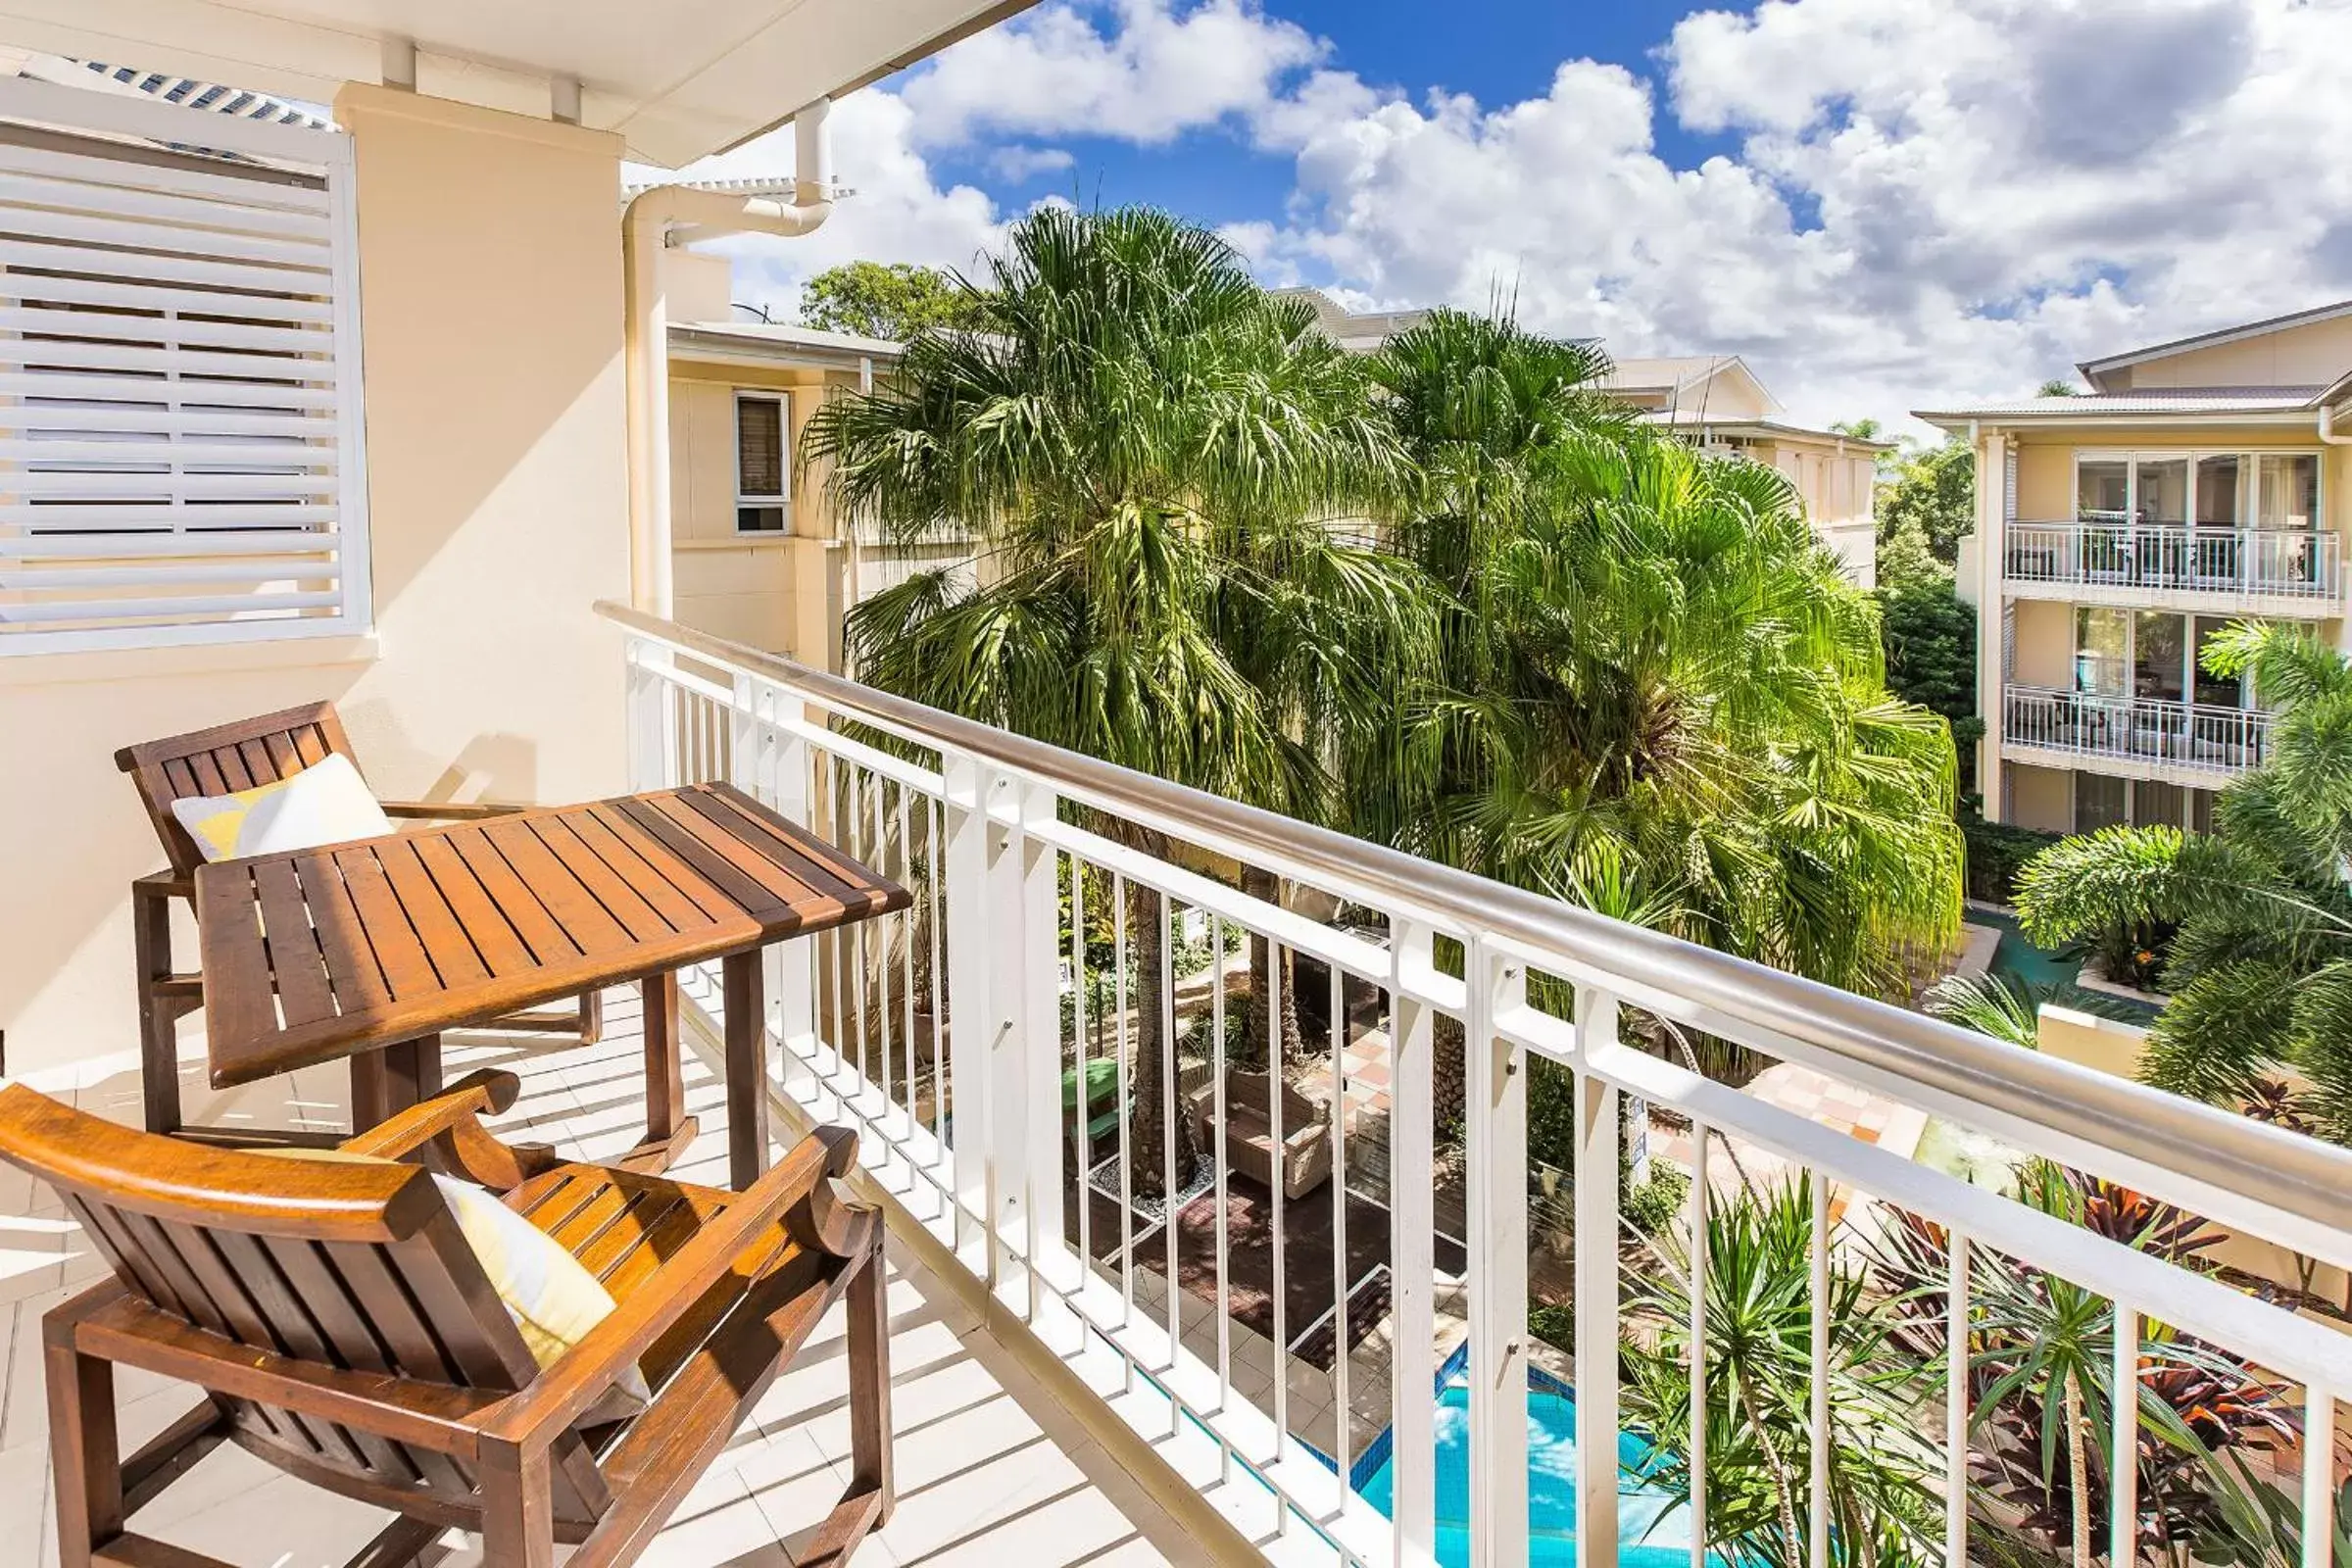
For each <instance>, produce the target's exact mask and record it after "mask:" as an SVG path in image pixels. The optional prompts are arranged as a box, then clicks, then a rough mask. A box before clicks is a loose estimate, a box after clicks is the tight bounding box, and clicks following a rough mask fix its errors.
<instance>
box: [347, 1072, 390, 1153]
mask: <svg viewBox="0 0 2352 1568" xmlns="http://www.w3.org/2000/svg"><path fill="white" fill-rule="evenodd" d="M391 1114H392V1085H391V1078H390V1074H389V1073H387V1072H386V1071H385V1068H384V1054H383V1053H382V1052H380V1051H363V1052H360V1053H358V1054H355V1055H354V1056H353V1057H352V1058H351V1130H352V1133H353V1134H354V1136H357V1135H358V1134H360V1133H364V1132H368V1131H369V1130H370V1129H372V1128H373V1127H375V1126H376V1125H377V1124H378V1123H380V1122H381V1121H383V1120H384V1118H385V1117H387V1116H389V1115H391Z"/></svg>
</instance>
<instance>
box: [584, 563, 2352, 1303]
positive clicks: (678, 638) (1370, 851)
mask: <svg viewBox="0 0 2352 1568" xmlns="http://www.w3.org/2000/svg"><path fill="white" fill-rule="evenodd" d="M595 608H596V613H598V614H600V615H602V616H604V617H605V618H606V619H608V620H611V621H613V622H614V623H616V624H618V625H621V626H624V627H626V628H628V629H629V630H631V631H634V632H637V633H639V634H641V635H643V636H645V637H648V638H652V639H655V640H657V641H660V642H663V643H667V644H669V645H670V646H672V647H674V648H678V649H681V650H684V651H685V652H687V653H689V654H693V655H696V656H699V657H701V658H705V659H709V660H711V661H714V662H719V663H722V664H731V665H734V666H737V667H739V668H741V669H743V670H745V671H747V672H749V673H751V674H754V675H757V676H760V677H761V678H763V679H766V680H769V681H773V682H775V683H776V684H778V685H780V686H785V687H788V688H793V689H796V690H798V691H800V692H802V693H805V694H807V695H809V696H810V697H813V698H815V699H816V700H818V701H819V702H820V703H821V704H822V706H824V707H825V708H827V709H830V710H831V711H835V712H836V713H839V714H841V715H844V716H847V717H852V718H857V719H861V720H866V721H870V722H872V723H874V724H876V725H878V726H879V727H882V728H884V729H886V730H891V731H896V732H901V733H906V732H914V733H917V734H919V735H922V736H926V737H930V738H933V739H935V741H936V742H937V743H941V744H944V745H946V746H949V747H953V748H954V749H956V750H957V751H960V752H963V753H966V754H969V755H970V756H972V757H975V758H978V759H980V760H984V761H987V762H990V763H994V764H996V765H998V766H1002V767H1005V768H1007V769H1010V770H1012V771H1015V772H1018V773H1022V774H1025V775H1028V776H1031V777H1033V778H1035V779H1037V780H1039V781H1041V782H1044V783H1048V784H1050V785H1052V786H1053V787H1054V789H1055V790H1056V791H1057V792H1058V793H1060V794H1063V795H1065V796H1068V797H1070V798H1073V799H1077V800H1080V801H1082V802H1084V803H1085V804H1087V805H1091V806H1095V807H1098V808H1100V809H1105V810H1109V811H1112V812H1114V813H1123V814H1126V815H1129V816H1133V817H1138V818H1142V819H1145V820H1151V821H1157V822H1163V823H1164V822H1168V821H1171V820H1181V821H1182V822H1183V823H1184V824H1186V831H1185V832H1184V833H1183V835H1182V836H1185V837H1190V838H1201V837H1213V838H1214V839H1216V840H1217V841H1219V842H1218V847H1219V848H1220V849H1221V850H1223V851H1224V852H1225V853H1228V854H1233V855H1236V856H1237V857H1238V858H1243V859H1245V860H1247V859H1250V858H1253V857H1255V858H1261V859H1264V860H1270V861H1287V862H1291V863H1294V864H1297V865H1299V866H1301V867H1305V868H1307V869H1309V870H1311V871H1313V872H1315V873H1317V874H1319V875H1321V876H1323V877H1325V878H1327V879H1328V881H1329V882H1330V883H1331V884H1332V885H1333V886H1334V887H1335V888H1348V887H1354V888H1362V889H1366V890H1369V891H1371V892H1373V893H1376V894H1379V895H1381V896H1382V897H1384V898H1386V899H1389V900H1391V901H1393V902H1395V903H1397V904H1400V905H1403V906H1405V907H1411V908H1416V909H1422V910H1427V911H1430V912H1431V913H1432V914H1433V915H1435V916H1436V917H1438V918H1441V919H1444V920H1446V921H1449V922H1452V923H1455V924H1457V925H1458V926H1460V927H1461V928H1463V929H1468V930H1485V931H1491V932H1494V933H1496V934H1497V935H1499V936H1501V937H1503V938H1505V939H1507V940H1510V941H1513V942H1516V943H1519V944H1521V945H1523V946H1525V947H1528V948H1531V949H1535V950H1538V951H1543V950H1550V951H1553V952H1557V953H1559V954H1561V955H1563V956H1569V957H1572V958H1574V959H1577V960H1581V961H1583V962H1585V963H1587V964H1590V965H1593V966H1594V967H1598V968H1603V969H1607V970H1611V971H1614V972H1615V973H1618V974H1621V975H1624V976H1627V977H1631V978H1632V979H1634V980H1636V981H1637V982H1639V983H1640V984H1641V986H1642V987H1643V988H1645V989H1650V990H1653V991H1659V992H1671V993H1672V994H1673V995H1674V996H1676V997H1678V998H1681V999H1684V1000H1686V1001H1688V1002H1690V1003H1692V1004H1695V1005H1698V1006H1699V1007H1701V1008H1704V1009H1706V1010H1708V1011H1711V1012H1713V1013H1716V1014H1719V1015H1721V1016H1722V1017H1723V1018H1726V1019H1730V1020H1736V1021H1738V1022H1740V1023H1744V1024H1746V1025H1748V1026H1750V1027H1751V1028H1754V1029H1756V1030H1758V1031H1763V1032H1769V1033H1773V1034H1778V1035H1781V1036H1785V1037H1787V1038H1789V1039H1790V1040H1793V1041H1798V1042H1802V1043H1803V1044H1804V1045H1806V1046H1808V1047H1810V1048H1812V1049H1813V1050H1814V1051H1815V1052H1817V1053H1819V1054H1822V1055H1824V1056H1827V1057H1831V1058H1835V1059H1836V1060H1837V1061H1838V1062H1839V1063H1842V1064H1844V1065H1845V1066H1846V1067H1847V1068H1848V1069H1850V1070H1852V1071H1853V1072H1855V1073H1856V1074H1858V1075H1861V1076H1864V1077H1868V1078H1878V1077H1893V1078H1898V1079H1901V1080H1903V1081H1905V1082H1907V1083H1909V1084H1912V1085H1916V1086H1919V1087H1920V1088H1922V1089H1925V1090H1932V1091H1934V1092H1936V1094H1938V1095H1940V1096H1943V1097H1947V1098H1949V1099H1951V1100H1955V1101H1959V1102H1964V1103H1968V1104H1970V1105H1973V1106H1977V1107H1982V1108H1984V1109H1985V1110H1988V1111H1991V1112H1995V1113H1998V1114H2000V1115H2002V1116H2006V1117H2010V1118H2014V1119H2015V1120H2016V1121H2018V1122H2020V1123H2025V1124H2030V1125H2033V1126H2035V1127H2039V1128H2045V1129H2049V1130H2050V1131H2052V1132H2053V1133H2056V1134H2058V1135H2059V1136H2061V1137H2065V1138H2069V1139H2072V1140H2076V1141H2079V1142H2081V1143H2082V1144H2084V1145H2086V1146H2088V1147H2090V1148H2093V1149H2096V1150H2099V1151H2101V1152H2105V1153H2107V1154H2110V1155H2112V1156H2113V1157H2114V1159H2115V1160H2117V1161H2118V1162H2120V1163H2123V1164H2126V1165H2130V1166H2133V1167H2144V1166H2148V1165H2150V1164H2152V1163H2154V1162H2153V1161H2151V1160H2150V1159H2149V1157H2148V1155H2147V1153H2146V1151H2148V1150H2150V1149H2156V1150H2161V1151H2162V1166H2163V1168H2164V1169H2165V1170H2168V1171H2171V1172H2174V1173H2177V1174H2179V1175H2180V1176H2182V1177H2184V1178H2186V1179H2187V1180H2188V1181H2191V1182H2194V1183H2196V1184H2198V1185H2199V1186H2201V1187H2204V1188H2207V1189H2210V1190H2211V1191H2213V1192H2214V1193H2217V1194H2221V1195H2226V1196H2228V1197H2229V1198H2233V1199H2236V1200H2238V1201H2242V1202H2244V1203H2247V1204H2251V1205H2254V1206H2256V1207H2259V1208H2262V1209H2266V1210H2270V1211H2272V1212H2274V1213H2277V1214H2279V1215H2282V1216H2287V1217H2290V1218H2292V1219H2295V1220H2299V1221H2301V1222H2303V1225H2305V1226H2309V1227H2315V1228H2316V1229H2317V1231H2318V1232H2319V1233H2321V1234H2320V1236H2319V1237H2318V1238H2316V1239H2315V1238H2304V1239H2302V1240H2301V1241H2290V1240H2289V1238H2286V1237H2283V1236H2273V1237H2272V1238H2271V1239H2273V1240H2276V1241H2281V1242H2286V1243H2288V1245H2296V1246H2298V1247H2300V1250H2306V1251H2312V1252H2314V1253H2315V1255H2327V1256H2329V1257H2330V1259H2331V1260H2338V1261H2341V1260H2344V1259H2343V1258H2342V1256H2341V1254H2343V1253H2344V1252H2345V1250H2346V1249H2347V1248H2348V1247H2352V1151H2346V1150H2343V1149H2338V1148H2335V1147H2333V1146H2331V1145H2327V1144H2323V1143H2320V1142H2319V1141H2317V1140H2316V1139H2311V1138H2307V1137H2303V1136H2301V1135H2299V1134H2295V1133H2290V1132H2286V1131H2284V1130H2282V1129H2280V1128H2278V1127H2273V1126H2270V1125H2267V1124H2265V1123H2261V1122H2256V1121H2251V1120H2248V1119H2247V1118H2246V1117H2243V1116H2238V1115H2233V1114H2230V1113H2229V1112H2227V1111H2223V1110H2220V1109H2217V1108H2215V1107H2214V1106H2211V1105H2206V1104H2201V1103H2197V1102H2195V1101H2190V1100H2184V1099H2181V1098H2180V1097H2178V1096H2175V1095H2169V1094H2165V1093H2163V1092H2161V1091H2158V1090H2154V1089H2150V1088H2147V1087H2146V1086H2144V1085H2141V1084H2137V1083H2134V1082H2132V1081H2131V1080H2130V1079H2125V1078H2117V1077H2114V1076H2111V1075H2109V1074H2107V1073H2103V1072H2099V1071H2097V1070H2095V1069H2093V1068H2089V1067H2082V1066H2078V1065H2076V1064H2075V1063H2072V1062H2068V1061H2064V1060H2061V1059H2060V1058H2058V1057H2055V1056H2047V1055H2042V1054H2037V1053H2034V1052H2030V1051H2021V1050H2019V1049H2018V1048H2016V1047H2014V1046H2008V1045H2003V1044H2001V1043H2000V1042H1998V1041H1995V1040H1992V1039H1990V1038H1989V1037H1987V1036H1985V1035H1981V1034H1977V1033H1974V1032H1973V1031H1970V1030H1967V1029H1962V1028H1959V1027H1957V1026H1956V1025H1953V1024H1947V1023H1943V1022H1941V1021H1939V1020H1937V1019H1935V1018H1931V1017H1928V1016H1927V1015H1925V1014H1924V1013H1917V1012H1911V1011H1908V1010H1906V1009H1904V1008H1901V1007H1895V1006H1890V1005H1887V1004H1886V1003H1883V1002H1878V1001H1875V1000H1873V999H1871V998H1868V997H1861V996H1856V995H1855V994H1853V993H1852V992H1848V991H1841V990H1838V988H1837V987H1835V986H1828V985H1823V984H1821V983H1819V982H1817V981H1813V980H1807V979H1804V978H1802V977H1801V976H1797V975H1792V974H1788V973H1786V972H1784V971H1781V970H1778V969H1772V968H1768V967H1766V966H1765V965H1762V964H1759V963H1755V962H1753V961H1751V960H1749V959H1745V958H1740V957H1735V956H1731V955H1729V954H1724V953H1717V952H1715V951H1714V950H1712V949H1709V948H1703V947H1700V946H1698V945H1696V944H1695V943H1691V942H1687V941H1684V940H1683V939H1681V938H1679V937H1673V936H1668V935H1666V934H1664V933H1662V932H1657V931H1649V930H1644V929H1642V927H1639V926H1634V925H1629V924H1626V923H1625V922H1623V921H1619V920H1614V919H1611V918H1609V917H1607V916H1605V915H1600V914H1595V913H1593V912H1592V911H1591V910H1587V909H1580V908H1577V907H1574V906H1572V905H1568V904H1564V903H1561V902H1560V901H1558V900H1555V899H1548V898H1545V897H1544V896H1542V895H1541V894H1537V893H1531V892H1528V891H1527V890H1525V889H1523V888H1515V887H1512V886H1510V885H1508V884H1507V883H1500V882H1495V881H1491V880H1489V879H1488V878H1486V877H1482V876H1479V875H1476V874H1475V873H1472V872H1469V871H1463V870H1459V869H1457V868H1455V867H1452V866H1447V865H1443V864H1440V863H1439V862H1437V861H1434V860H1427V859H1423V858H1420V857H1418V856H1414V855H1408V854H1406V853H1404V852H1402V851H1399V850H1394V849H1389V848H1387V847H1385V846H1383V845H1378V844H1373V843H1370V842H1368V841H1366V840H1362V839H1355V838H1349V837H1348V836H1347V835H1346V834H1343V833H1337V832H1334V831H1332V830H1331V829H1329V828H1323V827H1317V826H1315V825H1313V824H1311V823H1306V822H1300V821H1298V820H1296V819H1294V818H1291V817H1287V816H1283V815H1281V814H1279V813H1277V812H1274V811H1268V810H1265V809H1260V808H1258V807H1254V806H1248V805H1244V804H1242V803H1240V802H1238V801H1229V800H1223V799H1220V798H1218V797H1216V796H1213V795H1208V794H1205V793H1203V792H1202V791H1200V790H1196V789H1192V788H1189V787H1187V786H1185V785H1181V784H1174V783H1170V782H1169V781H1167V780H1165V779H1160V778H1154V777H1152V775H1150V774H1147V773H1141V772H1137V771H1135V770H1134V769H1131V768H1126V767H1121V766H1118V765H1117V764H1115V763H1111V762H1105V761H1102V760H1098V759H1095V758H1090V757H1086V756H1083V755H1081V754H1078V753H1075V752H1068V751H1064V750H1062V749H1061V748H1059V747H1056V746H1052V745H1049V744H1047V743H1045V742H1043V741H1036V740H1031V739H1029V738H1028V737H1026V736H1023V735H1017V734H1014V733H1012V732H1011V731H1008V730H1003V729H999V728H996V727H995V726H993V725H989V724H983V723H980V722H978V721H976V720H973V719H968V718H962V717H959V716H957V715H956V714H954V713H949V712H945V711H941V710H939V709H935V708H930V707H926V706H925V705H923V704H921V703H917V702H913V701H911V700H909V699H907V698H904V697H899V696H894V695H893V694H891V693H889V692H884V691H879V690H876V689H875V688H873V687H870V686H864V685H860V684H858V682H856V681H853V680H850V679H847V678H845V677H843V676H840V675H834V674H829V673H827V672H825V671H823V670H817V669H811V668H809V666H808V665H805V664H802V663H799V662H796V661H794V660H790V659H786V658H783V657H781V656H779V655H776V654H772V653H767V652H765V651H763V650H760V649H758V648H752V647H749V646H747V645H745V644H742V643H737V642H730V641H728V640H727V639H726V638H723V637H716V636H712V635H711V634H710V633H708V632H703V631H697V630H694V629H693V628H691V627H687V626H681V625H679V624H678V623H676V622H675V621H670V620H664V619H662V618H660V617H659V616H655V615H651V614H647V613H644V612H641V611H637V610H633V609H630V608H628V607H627V606H624V605H619V604H614V603H613V602H611V601H599V602H598V603H597V605H596V607H595ZM2216 1217H2217V1218H2219V1217H2223V1216H2219V1215H2217V1216H2216ZM2323 1243H2328V1244H2331V1245H2322V1244H2323Z"/></svg>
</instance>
